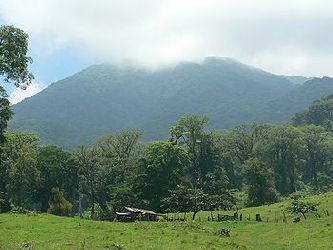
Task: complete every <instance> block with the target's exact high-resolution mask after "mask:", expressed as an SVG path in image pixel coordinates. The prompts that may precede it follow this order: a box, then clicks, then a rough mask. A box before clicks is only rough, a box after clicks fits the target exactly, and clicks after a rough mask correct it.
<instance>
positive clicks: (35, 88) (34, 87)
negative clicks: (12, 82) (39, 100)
mask: <svg viewBox="0 0 333 250" xmlns="http://www.w3.org/2000/svg"><path fill="white" fill-rule="evenodd" d="M44 88H45V85H43V84H39V83H36V82H33V83H32V84H31V85H29V86H28V88H27V89H25V90H23V89H20V88H15V89H14V90H13V91H12V92H11V94H10V96H9V98H8V99H9V101H10V103H11V104H16V103H19V102H21V101H23V100H24V99H25V98H27V97H30V96H33V95H35V94H37V93H39V92H40V91H42V90H43V89H44Z"/></svg>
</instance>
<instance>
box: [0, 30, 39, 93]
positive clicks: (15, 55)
mask: <svg viewBox="0 0 333 250" xmlns="http://www.w3.org/2000/svg"><path fill="white" fill-rule="evenodd" d="M28 39H29V36H28V35H27V34H26V33H25V32H24V31H23V30H21V29H19V28H16V27H14V26H1V27H0V75H1V76H3V77H4V79H5V81H7V82H12V83H13V84H14V85H15V86H16V87H21V88H23V89H25V88H26V87H27V85H29V84H30V83H31V80H32V79H33V75H32V74H31V73H29V71H28V65H29V64H30V63H32V59H31V58H30V57H28V56H27V52H28Z"/></svg>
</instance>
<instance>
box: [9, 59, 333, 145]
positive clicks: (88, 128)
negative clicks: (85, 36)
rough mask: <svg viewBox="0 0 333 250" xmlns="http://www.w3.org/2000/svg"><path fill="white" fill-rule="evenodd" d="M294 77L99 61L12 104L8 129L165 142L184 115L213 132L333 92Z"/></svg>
mask: <svg viewBox="0 0 333 250" xmlns="http://www.w3.org/2000/svg"><path fill="white" fill-rule="evenodd" d="M289 79H290V80H289ZM297 79H298V82H299V81H300V80H306V78H297ZM291 80H293V78H285V77H282V76H277V75H274V74H271V73H268V72H265V71H263V70H260V69H257V68H253V67H250V66H247V65H244V64H241V63H240V62H237V61H235V60H233V59H229V58H207V59H206V60H205V61H203V62H202V63H181V64H178V65H176V66H173V67H168V68H163V69H159V70H155V71H149V70H144V69H141V68H135V67H127V68H126V67H125V68H118V67H115V66H112V65H95V66H91V67H89V68H87V69H85V70H83V71H81V72H79V73H77V74H75V75H73V76H71V77H68V78H66V79H63V80H61V81H58V82H56V83H53V84H51V85H50V86H49V87H48V88H46V89H45V90H43V91H42V92H41V93H39V94H37V95H35V96H33V97H31V98H27V99H25V100H24V101H22V102H21V103H19V104H17V105H14V106H13V110H14V113H15V115H14V118H13V120H12V121H11V124H10V127H9V129H10V130H16V131H27V132H34V133H37V134H38V135H39V137H40V138H41V140H42V143H44V144H56V145H58V146H61V147H64V148H66V149H73V148H75V146H76V145H77V144H89V143H90V142H91V140H92V139H93V138H96V137H98V136H101V135H105V134H109V133H112V132H116V131H119V130H124V129H128V128H136V129H140V130H143V131H144V138H145V140H155V139H165V138H166V137H167V136H168V134H167V131H168V128H169V127H170V126H171V125H172V124H173V123H174V122H175V121H177V120H178V119H179V118H180V117H182V116H184V115H185V114H189V113H196V114H201V115H206V116H207V117H208V118H209V119H210V123H209V129H225V128H231V127H233V126H235V125H238V124H240V123H251V122H254V121H256V122H269V123H272V122H281V121H286V120H288V119H289V118H290V117H291V115H292V114H293V113H294V112H296V111H300V110H302V109H304V108H305V107H307V106H308V105H309V104H310V103H311V102H312V101H314V100H315V99H318V98H320V97H322V96H323V95H326V94H328V93H331V92H333V81H332V80H331V79H329V78H327V79H326V80H325V79H324V80H322V79H315V80H311V81H309V82H308V83H306V84H303V85H300V84H294V83H292V82H291Z"/></svg>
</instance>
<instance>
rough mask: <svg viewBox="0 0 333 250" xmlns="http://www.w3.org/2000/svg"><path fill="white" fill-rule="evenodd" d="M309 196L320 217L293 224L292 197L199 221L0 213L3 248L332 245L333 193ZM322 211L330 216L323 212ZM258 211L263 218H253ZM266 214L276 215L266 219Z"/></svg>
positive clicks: (0, 245) (312, 246) (325, 247)
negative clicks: (228, 217)
mask: <svg viewBox="0 0 333 250" xmlns="http://www.w3.org/2000/svg"><path fill="white" fill-rule="evenodd" d="M307 199H308V200H312V201H320V202H321V204H320V205H319V213H320V214H321V215H322V216H321V217H320V218H317V217H315V216H309V219H307V220H302V221H301V222H300V223H293V222H292V219H293V218H294V217H295V216H294V215H290V214H286V217H287V223H284V222H282V218H283V214H282V211H283V210H284V208H285V207H286V206H287V205H288V204H289V203H290V200H286V201H284V202H280V203H277V204H273V205H270V206H262V207H258V208H247V209H243V210H240V211H239V213H240V212H241V213H243V214H244V218H246V217H247V216H248V215H250V217H251V221H247V220H246V219H245V220H244V221H242V222H239V221H238V222H216V221H210V222H208V221H207V216H209V215H210V212H200V213H199V214H198V220H197V221H195V222H193V221H188V222H135V223H118V222H97V221H89V220H80V219H77V218H64V217H57V216H52V215H47V214H32V215H19V214H0V249H1V250H2V249H6V250H7V249H300V250H303V249H309V250H310V249H311V250H313V249H333V214H332V213H333V193H332V192H331V193H326V194H322V195H317V196H312V197H309V198H307ZM324 210H328V211H329V212H330V216H327V215H325V216H324V212H323V211H324ZM217 213H218V212H213V215H214V216H216V215H217ZM219 213H225V212H219ZM256 213H260V214H261V215H262V217H263V218H264V222H261V223H258V222H255V221H253V219H254V216H255V214H256ZM267 217H268V218H272V219H269V221H268V222H267V221H266V220H265V218H267ZM199 218H200V221H199ZM204 218H205V219H204ZM275 218H279V222H276V220H275ZM222 228H227V229H230V231H231V236H230V237H229V238H226V237H223V236H220V235H219V231H220V230H221V229H222Z"/></svg>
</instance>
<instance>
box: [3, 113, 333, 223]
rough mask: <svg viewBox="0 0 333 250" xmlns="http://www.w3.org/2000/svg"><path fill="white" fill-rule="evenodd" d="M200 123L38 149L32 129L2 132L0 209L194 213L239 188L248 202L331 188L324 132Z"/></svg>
mask: <svg viewBox="0 0 333 250" xmlns="http://www.w3.org/2000/svg"><path fill="white" fill-rule="evenodd" d="M207 122H208V120H207V118H206V117H203V116H199V115H188V116H185V117H183V118H181V119H180V120H179V121H177V122H176V123H175V124H174V125H173V126H171V128H170V138H169V139H168V140H164V141H154V142H149V143H145V142H143V141H142V140H141V136H142V133H141V131H138V130H126V131H122V132H119V133H114V134H111V135H107V136H105V137H102V138H99V139H97V140H96V141H95V142H94V143H92V145H90V146H83V145H81V146H79V147H78V148H77V150H76V151H75V152H66V151H64V150H63V149H62V148H60V147H57V146H40V145H39V139H38V137H37V136H36V135H33V134H26V133H14V132H7V133H5V134H4V138H5V140H4V142H3V143H2V145H1V166H0V183H1V187H0V191H1V201H0V204H1V211H9V210H11V209H12V208H13V207H16V206H19V207H22V208H25V209H28V210H38V211H42V212H46V211H47V210H48V209H50V207H51V206H53V208H54V206H55V205H57V204H56V203H57V202H58V203H64V204H66V203H65V202H68V204H69V203H70V204H71V205H67V206H65V208H66V209H68V206H73V209H74V210H73V213H78V214H81V213H82V212H83V211H85V210H89V211H90V216H91V217H92V218H96V217H97V216H102V217H103V216H104V217H105V216H111V215H112V214H113V213H114V211H117V210H119V209H121V208H122V207H123V206H133V207H144V208H147V209H152V210H156V211H159V212H166V211H172V212H180V211H181V212H189V211H192V212H197V211H200V210H205V209H206V210H214V209H230V208H232V207H233V206H234V205H235V202H236V198H235V196H234V192H235V191H236V190H238V191H245V192H246V194H247V200H246V205H248V206H257V205H262V204H266V203H273V202H275V201H277V200H278V198H279V196H287V195H289V194H291V193H294V192H296V191H307V192H313V191H327V190H329V189H330V188H331V187H330V185H331V183H332V177H333V176H332V160H333V159H332V157H333V140H332V134H331V132H330V131H328V130H327V129H325V128H323V127H321V126H318V125H302V126H294V125H290V124H283V125H266V124H252V125H250V126H245V125H244V126H238V127H235V128H234V129H232V130H230V131H220V132H218V131H208V130H207V129H206V125H207ZM55 197H57V198H56V199H55ZM58 205H59V204H58ZM66 209H65V210H64V211H67V210H66ZM70 210H71V209H70ZM60 211H61V210H60ZM66 213H68V211H67V212H66Z"/></svg>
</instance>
